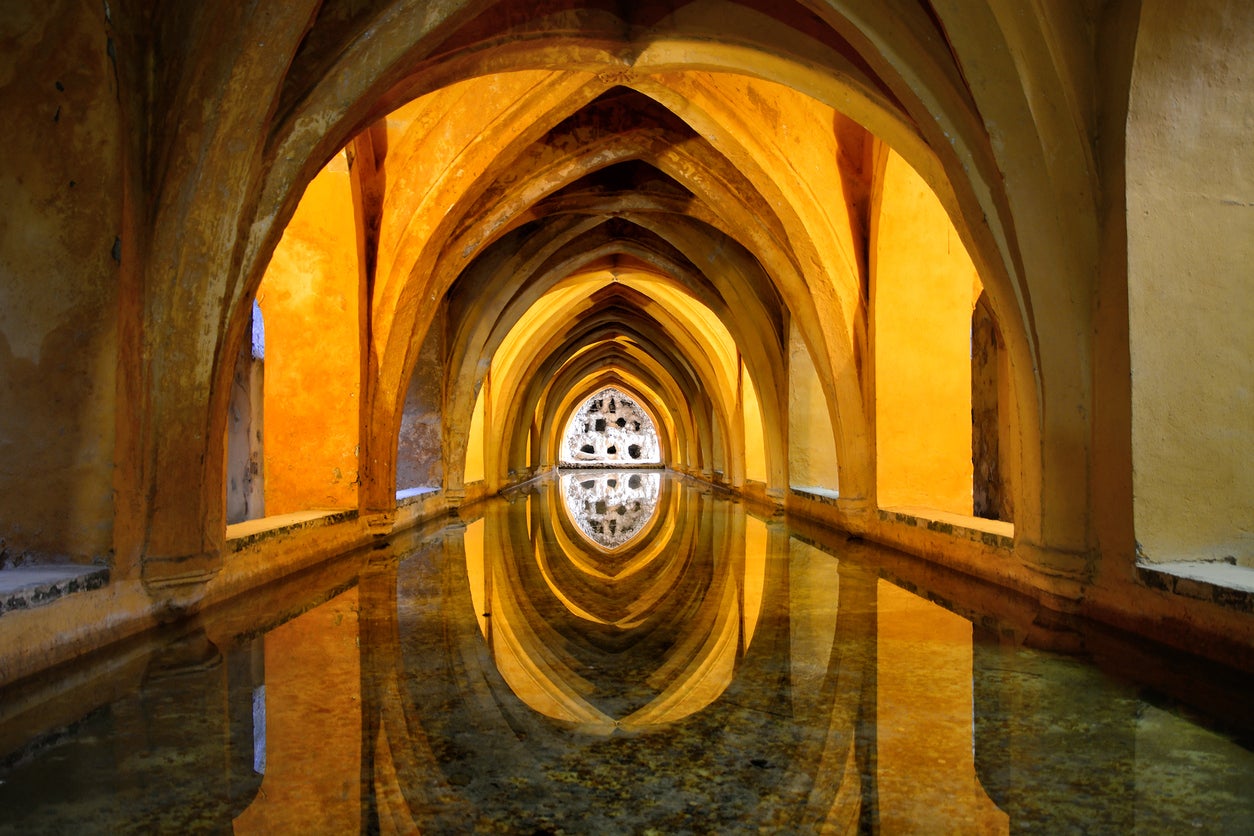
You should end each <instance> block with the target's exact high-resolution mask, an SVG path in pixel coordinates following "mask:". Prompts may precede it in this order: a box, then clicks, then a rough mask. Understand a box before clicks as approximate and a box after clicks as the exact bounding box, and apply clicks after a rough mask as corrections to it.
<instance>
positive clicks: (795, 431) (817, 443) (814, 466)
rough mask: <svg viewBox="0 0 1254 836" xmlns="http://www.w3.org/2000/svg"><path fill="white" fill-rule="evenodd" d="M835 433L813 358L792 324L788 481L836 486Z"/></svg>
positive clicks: (796, 485)
mask: <svg viewBox="0 0 1254 836" xmlns="http://www.w3.org/2000/svg"><path fill="white" fill-rule="evenodd" d="M835 439H836V436H835V434H834V433H833V432H832V416H831V413H830V412H829V411H828V409H827V400H826V398H824V396H823V386H822V383H821V382H820V381H819V376H818V372H816V371H815V369H814V361H813V360H811V359H810V352H809V350H807V349H806V344H805V341H804V340H802V338H801V332H800V331H799V330H798V329H797V327H796V326H795V325H793V326H791V327H790V328H789V337H788V482H789V484H791V485H793V486H795V487H808V488H823V489H825V490H832V491H834V490H836V489H837V486H838V484H839V482H838V478H837V468H836V440H835Z"/></svg>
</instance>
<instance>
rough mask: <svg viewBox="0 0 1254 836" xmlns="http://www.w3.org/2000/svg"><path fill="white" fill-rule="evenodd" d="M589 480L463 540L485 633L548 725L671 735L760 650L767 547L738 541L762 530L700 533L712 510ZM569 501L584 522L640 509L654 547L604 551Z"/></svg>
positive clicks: (666, 493)
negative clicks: (621, 508) (755, 641)
mask: <svg viewBox="0 0 1254 836" xmlns="http://www.w3.org/2000/svg"><path fill="white" fill-rule="evenodd" d="M582 476H585V477H587V478H583V481H582V482H581V481H580V478H581V475H579V474H568V475H567V476H566V477H565V478H563V480H562V481H561V486H560V490H559V489H558V485H557V484H553V485H552V486H551V488H550V489H547V490H541V491H537V492H536V493H533V494H531V495H530V497H529V499H528V501H527V502H526V503H522V502H516V503H514V504H513V505H512V506H510V507H507V508H503V507H501V506H499V505H495V506H492V507H489V508H488V509H487V511H486V513H485V516H484V517H483V518H482V519H481V520H479V521H476V522H475V523H473V524H472V526H471V528H470V529H468V530H467V537H466V541H465V542H466V552H465V554H466V566H467V573H466V575H465V577H466V578H467V579H468V580H469V583H470V586H471V589H470V590H469V591H470V598H471V599H472V600H473V601H475V608H476V610H478V612H479V617H478V622H479V632H480V633H482V635H483V637H484V639H486V642H487V645H486V646H487V649H488V652H489V653H490V655H491V658H492V664H493V665H494V667H495V670H496V671H497V672H498V673H499V676H500V678H501V680H502V681H503V682H504V683H505V684H506V685H508V688H509V690H510V691H511V692H512V694H513V695H514V696H515V697H516V698H517V699H519V700H521V701H522V703H524V704H525V705H526V706H528V707H529V708H530V709H532V710H535V711H537V712H539V713H540V714H542V715H544V716H546V717H548V718H551V719H554V720H559V721H561V722H563V723H565V724H569V725H571V726H574V727H576V728H579V729H581V730H583V731H585V732H589V733H593V734H610V733H612V732H613V731H615V730H636V731H639V730H643V729H647V728H650V727H655V726H661V725H666V724H668V723H673V722H675V721H677V720H679V719H682V718H684V717H686V716H688V715H690V714H692V713H693V712H696V711H699V710H701V709H702V708H704V707H705V706H707V705H709V704H710V703H711V702H712V701H714V700H715V699H717V698H718V697H719V696H720V695H721V694H722V693H723V691H724V690H725V689H726V688H727V687H728V685H729V684H730V682H731V680H732V674H733V672H734V671H735V669H736V665H737V660H738V659H740V658H741V657H742V656H743V654H744V652H745V651H746V650H747V648H748V647H749V645H750V643H751V641H752V637H753V633H754V630H755V628H756V622H757V617H758V614H759V612H760V611H761V604H762V601H761V595H762V590H763V589H764V579H763V577H762V575H761V573H762V572H764V571H765V567H766V562H765V560H764V554H762V553H755V554H752V555H749V554H747V552H746V549H747V548H748V549H758V550H759V551H760V550H762V549H764V548H765V542H764V540H761V539H760V538H746V537H745V536H744V535H743V532H741V533H740V535H739V536H737V532H736V531H733V530H731V528H732V527H740V528H742V529H743V527H744V526H745V525H746V524H749V525H758V526H760V525H761V523H759V522H757V521H756V520H750V521H749V522H748V523H746V522H745V519H744V517H743V516H742V517H740V518H739V519H737V520H733V519H732V518H731V516H730V515H729V516H728V517H726V518H725V519H724V520H722V522H721V524H715V525H710V524H709V523H708V522H702V521H703V520H708V517H707V516H704V515H703V514H701V513H700V509H699V508H698V507H696V506H699V505H702V504H705V503H708V501H709V500H708V499H707V498H706V497H704V496H702V495H700V494H699V493H697V492H696V491H692V490H687V491H683V490H680V489H679V488H678V487H677V486H676V485H675V484H674V482H673V481H672V480H666V481H663V480H662V479H661V475H660V474H659V473H656V472H646V473H642V472H639V471H623V472H619V473H616V474H613V473H603V474H598V475H596V476H591V475H589V474H583V475H582ZM598 488H600V489H601V491H603V493H601V494H600V495H601V496H602V497H604V499H602V500H596V499H595V498H594V497H595V496H596V495H597V494H598ZM572 494H576V495H577V501H578V502H579V506H578V509H577V514H578V515H583V516H586V515H585V514H584V513H583V512H584V509H585V508H587V505H588V504H592V505H595V504H596V503H597V502H598V501H601V502H604V501H605V500H606V499H611V500H613V501H615V502H620V503H622V504H623V505H628V504H636V503H638V504H639V509H638V510H639V511H640V512H641V513H642V514H643V513H644V512H645V511H646V510H647V511H649V512H650V513H651V516H649V517H648V518H647V520H648V521H647V523H645V531H646V532H647V533H646V536H637V537H632V538H631V539H630V540H626V541H624V540H622V539H621V538H615V537H611V538H610V539H609V543H616V544H617V545H616V548H614V549H613V550H608V549H607V548H606V547H605V546H604V545H603V544H602V543H601V542H600V537H599V536H597V535H598V534H603V533H604V532H605V531H606V530H607V529H606V528H605V527H604V523H601V522H598V523H593V524H595V525H598V526H601V527H599V528H597V529H595V530H594V533H591V534H590V533H589V531H588V530H587V528H585V527H584V526H585V525H589V523H586V522H584V521H582V520H578V517H577V515H576V514H572V513H571V509H570V507H569V506H570V503H571V495H572ZM632 497H635V499H633V498H632ZM650 500H651V501H650ZM655 508H656V510H654V509H655ZM524 510H525V511H526V516H527V517H528V519H526V520H525V519H524V513H523V512H524ZM606 512H607V513H608V516H609V518H610V519H616V520H617V519H623V517H624V516H628V517H629V516H630V514H627V515H618V514H615V513H614V509H611V508H608V507H607V508H606ZM572 518H574V519H572ZM601 519H602V520H604V519H605V517H602V518H601ZM639 522H644V519H643V518H641V519H639ZM634 523H635V521H633V523H632V524H634ZM528 532H529V536H528ZM632 533H633V534H634V533H636V532H632ZM510 538H514V539H512V540H511V539H510ZM520 543H524V544H529V548H519V544H520ZM746 572H747V573H748V576H746ZM445 606H446V607H449V606H454V605H453V604H452V603H451V602H446V604H445Z"/></svg>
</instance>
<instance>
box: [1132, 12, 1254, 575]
mask: <svg viewBox="0 0 1254 836" xmlns="http://www.w3.org/2000/svg"><path fill="white" fill-rule="evenodd" d="M1251 33H1254V5H1251V4H1248V3H1231V2H1223V1H1222V0H1199V2H1197V3H1191V4H1190V5H1189V13H1188V14H1181V13H1180V9H1179V6H1178V5H1177V4H1174V3H1170V2H1166V0H1146V2H1145V3H1143V4H1142V9H1141V29H1140V37H1139V39H1138V42H1137V47H1136V59H1135V65H1134V70H1133V78H1132V89H1131V94H1130V101H1129V113H1128V135H1127V146H1128V159H1127V177H1128V301H1129V319H1130V325H1131V353H1132V444H1133V492H1134V515H1135V525H1136V538H1137V541H1138V543H1139V544H1140V550H1141V552H1142V554H1143V555H1144V557H1146V558H1148V559H1150V560H1154V561H1160V560H1177V559H1223V558H1232V559H1235V560H1238V561H1240V562H1243V563H1247V564H1254V528H1252V527H1254V467H1251V466H1250V463H1251V462H1254V325H1252V324H1251V323H1254V293H1251V283H1250V265H1251V264H1254V153H1252V152H1251V148H1254V145H1252V144H1251V128H1252V125H1251V122H1250V114H1251V113H1254V37H1251Z"/></svg>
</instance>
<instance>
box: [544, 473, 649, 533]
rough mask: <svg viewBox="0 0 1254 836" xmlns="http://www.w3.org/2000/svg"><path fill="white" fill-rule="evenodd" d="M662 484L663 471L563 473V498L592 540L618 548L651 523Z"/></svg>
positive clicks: (567, 507) (580, 527)
mask: <svg viewBox="0 0 1254 836" xmlns="http://www.w3.org/2000/svg"><path fill="white" fill-rule="evenodd" d="M661 484H662V475H661V474H660V473H633V472H630V471H628V472H626V473H620V472H612V473H596V474H587V475H583V474H578V473H567V474H565V475H563V476H562V499H564V500H565V502H566V510H567V512H569V513H570V516H571V519H573V520H574V521H575V524H576V525H578V526H579V530H580V531H582V532H583V533H584V534H586V535H587V536H588V538H589V539H591V540H592V542H593V543H595V544H597V545H598V546H600V547H601V548H603V549H617V548H619V547H620V546H623V545H626V543H627V542H628V541H629V540H631V539H632V538H634V537H635V536H636V535H637V534H639V533H640V532H641V531H643V530H644V529H645V527H646V526H647V525H648V524H649V520H651V519H652V518H653V512H654V510H655V509H656V508H657V496H658V489H659V488H660V487H661Z"/></svg>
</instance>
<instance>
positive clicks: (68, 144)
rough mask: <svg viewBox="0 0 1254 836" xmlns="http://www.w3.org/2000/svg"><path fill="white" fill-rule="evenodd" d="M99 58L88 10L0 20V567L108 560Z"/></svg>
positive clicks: (110, 164) (105, 68)
mask: <svg viewBox="0 0 1254 836" xmlns="http://www.w3.org/2000/svg"><path fill="white" fill-rule="evenodd" d="M108 45H109V44H108V43H107V39H106V28H105V21H104V8H103V7H102V6H101V4H100V3H96V2H86V1H85V0H84V1H82V2H76V0H65V1H64V2H55V0H54V2H48V3H18V4H14V3H10V4H6V7H5V10H4V13H3V14H2V15H0V56H3V58H2V59H0V113H3V114H4V122H5V147H4V153H3V155H0V202H2V203H3V213H2V215H0V486H2V488H3V489H0V541H2V542H0V563H3V562H4V561H5V560H9V561H13V560H18V561H20V560H44V559H57V558H64V557H69V558H72V559H74V560H77V561H87V560H90V559H92V558H93V557H97V556H105V555H107V554H108V553H109V550H110V548H111V546H112V535H113V501H112V492H111V488H112V485H111V478H112V472H113V445H114V404H115V395H114V387H115V375H116V372H115V368H116V362H117V359H116V304H117V299H116V285H117V281H118V264H119V260H120V258H121V242H120V240H119V238H118V236H119V235H120V233H121V222H122V221H121V216H122V159H121V153H122V152H121V147H122V142H121V117H120V114H119V108H118V97H119V96H118V91H117V90H116V89H115V86H114V78H115V75H114V71H113V68H112V66H111V63H110V59H109V56H108V54H107V51H106V49H107V47H108ZM6 553H7V558H6V557H5V556H4V555H5V554H6Z"/></svg>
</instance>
